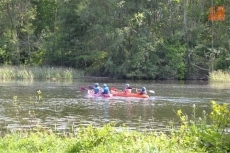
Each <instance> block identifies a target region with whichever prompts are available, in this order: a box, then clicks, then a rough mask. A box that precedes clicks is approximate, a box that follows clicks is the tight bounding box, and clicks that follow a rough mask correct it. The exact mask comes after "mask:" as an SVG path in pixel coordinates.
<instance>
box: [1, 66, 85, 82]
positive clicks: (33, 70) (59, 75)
mask: <svg viewBox="0 0 230 153" xmlns="http://www.w3.org/2000/svg"><path fill="white" fill-rule="evenodd" d="M83 76H84V72H83V71H79V70H76V69H73V68H66V67H39V66H1V67H0V79H1V80H19V79H21V80H24V79H27V80H28V79H50V80H71V79H77V78H81V77H83Z"/></svg>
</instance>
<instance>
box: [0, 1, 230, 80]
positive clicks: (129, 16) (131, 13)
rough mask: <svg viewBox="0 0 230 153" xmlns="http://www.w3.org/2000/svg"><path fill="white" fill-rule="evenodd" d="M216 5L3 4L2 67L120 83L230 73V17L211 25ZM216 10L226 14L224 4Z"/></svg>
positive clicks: (0, 13) (0, 28)
mask: <svg viewBox="0 0 230 153" xmlns="http://www.w3.org/2000/svg"><path fill="white" fill-rule="evenodd" d="M211 5H212V3H211V1H208V2H206V1H205V0H199V1H187V2H186V3H185V1H182V0H173V1H165V0H159V1H156V0H148V1H146V0H139V1H136V0H134V1H119V0H107V1H101V0H99V1H90V0H78V1H70V0H65V1H63V0H39V1H38V0H36V1H35V0H33V1H30V0H26V1H21V0H14V1H7V0H2V1H1V2H0V21H2V22H1V23H0V64H9V65H21V64H23V65H35V66H36V65H45V66H65V67H73V68H78V69H82V70H86V72H87V75H97V76H111V77H118V78H134V79H200V78H207V77H206V76H207V75H208V74H209V72H211V71H213V70H217V69H222V70H228V69H229V53H228V50H229V36H228V33H229V25H230V24H229V16H230V15H229V12H228V11H226V12H225V13H226V19H225V21H224V22H210V21H208V19H207V15H208V13H209V12H208V11H209V7H210V6H211ZM214 5H223V6H225V8H226V10H227V8H229V3H227V1H226V0H218V1H215V3H214ZM22 6H23V7H22ZM98 61H101V62H98ZM98 63H99V64H98Z"/></svg>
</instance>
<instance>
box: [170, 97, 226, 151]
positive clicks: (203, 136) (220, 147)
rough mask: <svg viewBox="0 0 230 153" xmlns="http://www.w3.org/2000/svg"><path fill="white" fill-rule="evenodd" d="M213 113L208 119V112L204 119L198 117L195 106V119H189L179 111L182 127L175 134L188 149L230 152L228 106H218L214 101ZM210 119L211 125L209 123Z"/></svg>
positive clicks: (204, 113)
mask: <svg viewBox="0 0 230 153" xmlns="http://www.w3.org/2000/svg"><path fill="white" fill-rule="evenodd" d="M211 103H212V112H211V113H210V116H209V118H208V115H207V114H206V112H203V117H199V118H197V117H196V110H195V108H196V107H195V105H193V106H194V107H193V116H192V117H193V118H192V119H189V118H188V116H187V115H186V114H183V113H182V111H181V110H178V111H177V115H178V117H179V118H180V122H181V126H180V131H179V132H175V133H174V132H173V133H172V134H173V136H174V134H175V135H177V136H178V138H179V139H180V141H183V144H185V145H187V146H188V147H193V146H196V145H198V146H200V147H201V148H204V149H205V151H206V152H220V153H222V152H223V153H224V152H229V150H230V148H229V146H230V145H229V144H230V135H229V133H228V132H227V129H228V128H229V126H230V110H229V106H228V105H227V104H222V105H221V104H217V103H216V102H214V101H212V102H211ZM208 119H210V123H208V121H209V120H208Z"/></svg>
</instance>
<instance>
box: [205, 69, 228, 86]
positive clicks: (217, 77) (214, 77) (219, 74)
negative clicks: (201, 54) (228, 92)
mask: <svg viewBox="0 0 230 153" xmlns="http://www.w3.org/2000/svg"><path fill="white" fill-rule="evenodd" d="M209 81H210V82H228V83H230V71H221V70H218V71H213V72H211V73H210V74H209Z"/></svg>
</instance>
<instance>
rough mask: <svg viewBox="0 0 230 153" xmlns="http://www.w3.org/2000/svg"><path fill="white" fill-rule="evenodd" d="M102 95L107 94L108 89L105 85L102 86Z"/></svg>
mask: <svg viewBox="0 0 230 153" xmlns="http://www.w3.org/2000/svg"><path fill="white" fill-rule="evenodd" d="M102 94H109V87H107V85H106V84H104V85H103V88H102Z"/></svg>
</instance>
